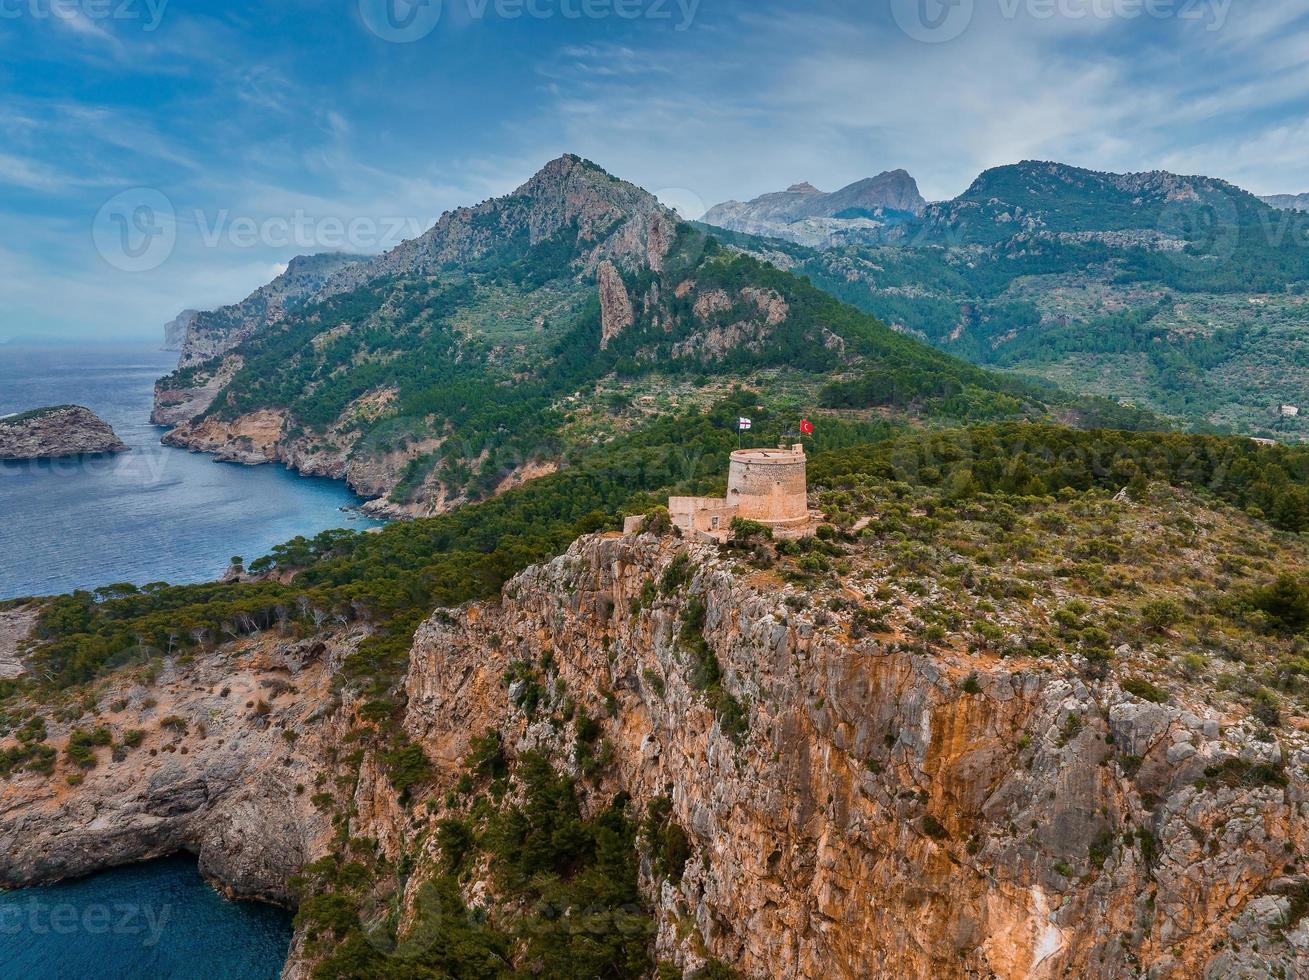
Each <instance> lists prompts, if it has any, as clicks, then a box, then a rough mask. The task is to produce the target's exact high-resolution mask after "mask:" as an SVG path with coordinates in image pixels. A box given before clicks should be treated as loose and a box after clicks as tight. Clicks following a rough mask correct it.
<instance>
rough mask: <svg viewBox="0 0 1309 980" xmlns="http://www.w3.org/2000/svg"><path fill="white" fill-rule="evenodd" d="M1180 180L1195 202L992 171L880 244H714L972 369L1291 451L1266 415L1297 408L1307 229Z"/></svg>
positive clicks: (1302, 427)
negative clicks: (791, 272)
mask: <svg viewBox="0 0 1309 980" xmlns="http://www.w3.org/2000/svg"><path fill="white" fill-rule="evenodd" d="M1178 181H1179V183H1181V184H1185V186H1187V187H1189V188H1191V189H1192V190H1193V191H1194V193H1193V194H1191V195H1187V196H1182V195H1181V194H1180V193H1173V192H1172V191H1173V190H1175V188H1172V187H1170V186H1169V185H1168V183H1167V181H1165V180H1159V181H1154V182H1151V181H1150V180H1147V181H1145V182H1144V183H1139V182H1134V181H1131V180H1124V179H1122V178H1117V177H1115V176H1113V175H1109V174H1097V173H1093V172H1091V171H1085V170H1078V169H1076V168H1072V167H1064V166H1060V165H1055V164H1043V163H1024V164H1020V165H1016V166H1012V167H999V168H996V169H994V170H990V171H987V172H986V173H985V174H983V175H982V176H981V177H979V178H978V180H977V182H976V183H975V184H974V185H973V186H972V187H971V188H969V190H968V191H966V192H965V193H964V194H963V195H961V196H960V197H959V198H957V199H956V200H954V201H951V202H947V203H944V204H940V205H934V206H932V207H930V208H929V209H928V212H927V214H926V215H925V217H924V219H923V220H922V221H921V222H919V223H911V224H909V225H907V226H904V227H901V228H899V229H897V230H896V232H895V233H894V234H892V235H890V236H888V242H889V243H888V244H885V245H874V246H851V247H843V248H837V249H832V250H827V251H818V250H814V249H809V248H805V247H803V246H799V245H794V244H791V243H787V242H778V241H773V240H768V241H764V240H761V239H757V238H753V237H751V236H748V235H740V234H734V233H731V232H722V231H721V230H718V229H713V232H714V234H715V235H719V236H720V237H722V238H723V239H724V240H725V241H727V242H730V243H732V244H736V245H739V246H741V247H743V248H746V249H748V250H750V251H752V252H755V253H758V254H774V255H775V254H777V253H779V252H780V253H782V254H784V255H785V256H786V257H787V259H788V260H789V262H791V263H793V264H794V269H795V271H796V272H798V273H801V274H803V275H805V276H807V277H808V278H809V279H810V280H811V281H812V282H813V283H814V284H815V285H817V286H819V287H820V288H822V289H824V290H826V291H827V292H829V293H831V294H832V295H833V296H835V297H837V298H838V299H840V300H842V301H843V302H846V303H849V304H851V305H853V306H856V307H858V308H859V309H861V310H864V311H866V312H868V313H871V314H873V315H874V316H876V317H878V318H879V319H881V320H882V321H884V322H886V323H890V324H894V325H898V326H900V327H902V328H904V329H905V330H906V331H908V332H909V333H911V334H912V335H914V336H917V337H920V338H922V339H924V340H927V341H928V342H930V343H932V344H934V345H936V346H938V347H940V348H942V349H944V350H946V351H949V352H950V353H952V354H955V355H957V356H960V357H963V358H965V359H967V360H969V361H971V362H973V363H975V364H979V365H983V366H994V367H999V368H1004V369H1006V370H1011V371H1014V372H1017V373H1019V374H1021V375H1023V376H1025V377H1029V378H1031V377H1040V378H1043V379H1046V380H1048V381H1051V382H1054V383H1055V384H1058V385H1060V386H1061V387H1063V388H1064V389H1065V390H1068V391H1079V392H1086V393H1094V394H1096V395H1099V396H1101V397H1103V398H1107V399H1110V400H1111V401H1113V402H1115V403H1117V402H1125V403H1128V404H1129V405H1132V406H1138V407H1139V408H1140V409H1144V410H1146V411H1149V412H1153V413H1157V414H1161V415H1164V416H1167V417H1171V418H1174V419H1177V420H1179V421H1181V422H1183V423H1185V424H1186V425H1188V426H1191V427H1192V428H1194V429H1195V430H1196V431H1239V432H1245V433H1249V434H1257V435H1263V436H1269V437H1275V438H1283V439H1289V440H1297V439H1299V440H1303V439H1305V438H1306V437H1307V436H1309V429H1307V428H1306V423H1305V422H1304V421H1303V420H1296V419H1279V418H1278V417H1277V416H1276V407H1277V405H1278V404H1279V403H1287V404H1293V405H1301V406H1303V405H1305V404H1306V403H1309V372H1307V371H1306V367H1307V366H1309V341H1307V340H1306V338H1305V332H1304V324H1305V317H1306V311H1307V310H1309V295H1307V294H1309V248H1306V242H1307V241H1309V218H1307V217H1306V216H1305V215H1302V214H1298V213H1295V212H1287V211H1277V210H1274V209H1272V208H1270V207H1268V206H1267V205H1265V204H1264V203H1263V202H1261V201H1259V200H1258V199H1256V198H1254V197H1252V196H1251V195H1249V194H1247V193H1245V192H1244V191H1241V190H1239V189H1237V188H1235V187H1232V186H1230V185H1227V184H1223V183H1222V182H1220V181H1209V180H1205V179H1203V178H1196V179H1193V178H1179V179H1178ZM1106 233H1107V234H1106ZM1161 238H1162V239H1167V240H1169V242H1170V243H1169V244H1167V245H1162V244H1160V241H1161ZM920 384H921V385H923V386H924V388H925V390H929V391H930V390H932V385H933V379H930V378H929V379H923V381H922V382H920ZM939 385H940V387H943V388H947V390H948V386H950V385H951V381H950V380H949V379H943V380H942V381H941V382H939ZM867 389H868V391H869V392H870V394H873V395H875V396H876V397H877V398H882V399H888V401H887V402H886V403H887V404H893V403H894V401H890V399H895V398H905V397H909V396H910V394H911V392H912V389H910V390H908V391H899V392H895V391H891V390H889V389H888V386H887V384H886V382H885V380H884V379H881V378H874V379H872V380H871V381H870V383H869V384H868V385H867ZM830 397H832V398H839V397H849V393H848V392H846V391H842V392H836V391H834V392H833V393H832V394H831V395H830ZM956 410H957V406H956ZM956 417H969V418H974V419H977V418H981V416H979V415H977V414H969V415H967V416H956ZM1093 424H1096V423H1093ZM1098 424H1103V425H1107V426H1111V427H1124V426H1123V423H1122V422H1121V421H1113V420H1100V422H1099V423H1098Z"/></svg>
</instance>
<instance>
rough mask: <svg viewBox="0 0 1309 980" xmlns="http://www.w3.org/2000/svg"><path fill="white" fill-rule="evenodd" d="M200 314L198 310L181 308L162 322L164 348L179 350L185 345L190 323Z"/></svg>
mask: <svg viewBox="0 0 1309 980" xmlns="http://www.w3.org/2000/svg"><path fill="white" fill-rule="evenodd" d="M199 315H200V311H199V310H183V311H182V312H181V313H179V314H177V316H175V317H174V318H173V319H171V320H169V321H168V322H167V323H165V324H164V350H167V351H177V352H179V353H180V352H181V351H182V349H183V348H184V347H185V346H186V338H187V333H188V331H189V330H190V329H191V324H192V323H194V322H195V318H196V317H198V316H199Z"/></svg>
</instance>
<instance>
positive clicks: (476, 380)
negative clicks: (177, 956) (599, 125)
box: [155, 155, 1131, 516]
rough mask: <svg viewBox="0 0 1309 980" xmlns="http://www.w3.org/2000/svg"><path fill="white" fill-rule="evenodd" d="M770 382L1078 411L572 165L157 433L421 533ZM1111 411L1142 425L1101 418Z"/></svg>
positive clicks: (985, 408)
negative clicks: (287, 472)
mask: <svg viewBox="0 0 1309 980" xmlns="http://www.w3.org/2000/svg"><path fill="white" fill-rule="evenodd" d="M759 372H772V373H774V374H777V375H780V376H784V377H786V378H788V379H789V380H788V387H793V388H796V390H797V391H802V392H803V393H804V394H803V397H804V398H805V399H806V400H807V401H808V402H809V404H811V405H823V406H826V407H827V408H829V409H830V410H832V411H833V412H834V413H837V414H841V413H845V414H846V415H847V416H849V417H850V418H858V417H860V413H864V415H863V418H864V419H867V418H868V415H867V413H869V412H873V413H874V414H875V415H876V417H878V418H881V417H882V416H883V415H889V416H892V417H901V416H904V417H908V416H910V415H915V416H916V415H919V414H923V413H926V414H927V415H930V416H933V417H935V416H937V415H941V416H949V415H957V416H959V417H971V416H973V415H974V414H976V413H979V412H980V413H982V415H983V417H989V416H990V415H993V414H997V413H998V414H999V415H1002V416H1009V417H1012V416H1016V415H1024V414H1027V413H1029V412H1035V413H1038V414H1039V413H1042V412H1047V411H1049V410H1050V406H1051V405H1052V404H1054V402H1056V401H1058V402H1060V403H1063V402H1064V401H1065V400H1066V399H1065V398H1064V396H1062V395H1058V394H1056V393H1055V392H1054V390H1053V389H1052V388H1039V387H1037V386H1033V385H1030V384H1028V383H1026V382H1023V381H1021V380H1018V379H1009V378H1004V377H1002V376H999V375H990V374H988V373H986V372H984V371H979V370H977V369H976V368H973V367H970V366H968V365H966V364H964V363H963V362H961V361H955V360H953V359H952V358H949V357H947V356H945V355H941V354H939V353H938V352H936V351H933V350H931V348H929V347H927V346H924V345H921V344H920V343H919V342H918V341H916V340H913V339H910V338H906V337H902V336H900V335H897V334H896V333H894V332H893V331H891V330H889V329H888V328H887V327H885V325H883V324H881V323H878V322H877V321H875V320H873V319H872V318H869V317H866V316H863V315H862V314H859V313H857V311H855V310H854V309H851V308H848V307H847V308H843V307H841V305H840V304H839V303H838V302H836V301H835V300H834V299H832V298H831V297H828V296H826V295H825V294H823V293H821V292H820V291H818V290H816V289H814V288H813V287H812V286H810V285H809V284H807V283H805V282H803V281H801V280H798V279H795V278H794V277H792V276H790V275H788V274H787V273H785V272H783V271H780V270H778V269H776V268H773V267H772V266H769V265H766V264H761V263H757V262H755V261H754V260H753V259H750V258H748V257H746V256H742V255H739V254H737V253H735V252H733V251H731V250H724V249H722V248H720V247H719V245H718V244H717V243H716V242H715V241H714V240H713V239H712V238H711V237H709V236H706V235H704V234H702V233H700V232H698V231H696V230H695V229H694V228H692V227H691V226H689V225H686V224H683V223H680V222H679V221H678V220H677V219H676V217H675V215H673V213H672V212H671V211H669V210H668V209H666V208H664V207H663V206H662V205H660V204H659V202H658V201H657V199H655V198H654V196H653V195H650V194H649V193H648V192H646V191H643V190H641V189H640V188H638V187H636V186H635V185H632V184H630V183H628V182H626V181H622V180H620V179H619V178H616V177H613V176H612V175H609V174H607V173H606V172H605V171H603V170H602V169H600V168H599V167H597V166H596V165H595V164H593V163H589V162H587V161H585V160H582V159H581V158H579V157H576V156H573V155H566V156H564V157H560V158H558V159H557V160H554V161H551V162H550V163H548V164H546V166H545V167H543V168H542V169H541V171H539V172H538V173H537V174H536V175H535V176H533V177H532V178H531V179H529V180H528V181H527V182H525V183H524V184H523V185H521V186H520V187H519V188H518V189H517V190H516V191H514V192H512V193H510V194H508V195H505V196H504V197H501V198H496V199H492V200H490V201H484V202H482V203H481V204H479V205H476V206H474V207H471V208H460V209H455V210H454V211H451V212H448V213H447V214H445V215H443V216H442V217H441V218H440V220H438V221H437V223H436V224H435V225H434V226H433V227H432V228H431V229H429V230H428V231H427V232H425V233H424V234H423V235H422V236H419V238H417V239H414V240H413V241H410V242H406V243H404V244H402V245H400V246H397V247H396V248H395V249H393V250H391V251H390V252H388V253H386V254H385V255H383V256H380V257H378V258H375V259H372V260H370V261H368V262H359V263H351V264H347V265H345V266H343V267H342V268H341V269H339V270H337V271H335V272H334V273H333V274H332V275H330V276H329V277H327V278H326V279H325V280H324V281H323V283H322V284H321V286H320V287H319V289H318V291H317V292H316V293H315V294H314V296H313V298H312V301H307V302H306V303H305V304H304V305H303V306H301V307H299V308H297V309H296V310H293V311H290V312H287V313H286V314H285V316H283V317H282V318H281V319H280V320H278V321H276V322H270V323H269V324H268V326H267V327H266V328H265V329H262V330H256V331H253V332H251V333H249V334H247V335H246V336H245V338H244V339H243V341H242V342H241V343H239V344H237V345H236V346H234V347H231V348H230V349H228V350H227V351H225V352H224V353H223V354H222V355H221V356H220V357H216V358H212V359H210V360H209V361H207V362H203V363H200V364H193V365H191V366H189V367H184V368H183V369H182V370H181V371H179V372H177V373H176V374H174V375H173V376H171V377H170V378H168V379H165V380H164V381H162V382H161V383H160V385H159V386H158V388H157V392H156V413H155V418H156V421H158V422H160V423H172V424H175V425H176V428H175V429H174V430H173V431H172V432H170V433H169V434H168V435H167V436H166V437H165V441H166V442H168V444H170V445H175V446H182V447H185V448H189V449H195V450H201V451H207V452H213V453H216V454H218V455H219V457H220V458H222V459H225V460H229V461H234V462H244V463H261V462H273V461H276V462H282V463H285V464H287V465H290V466H292V467H293V468H295V469H298V470H300V471H301V472H306V473H312V474H315V475H325V476H332V477H335V478H338V479H345V480H347V481H348V482H350V484H351V486H352V487H354V488H355V489H356V491H357V492H359V493H361V495H363V496H366V497H369V498H376V499H374V500H373V501H372V502H371V503H370V505H369V506H370V507H371V508H372V509H374V510H378V511H380V512H382V513H387V514H392V515H401V514H403V515H408V516H413V515H415V514H424V513H439V512H443V511H445V510H447V509H449V508H452V507H456V506H459V505H460V504H462V503H465V502H467V501H468V500H470V499H479V498H480V497H482V496H485V495H487V494H494V493H496V492H500V491H501V490H502V489H503V488H505V487H507V486H512V485H515V484H516V482H518V481H521V480H522V479H526V478H530V477H531V475H533V474H540V473H543V472H550V471H552V470H553V468H555V467H557V466H559V465H561V464H562V463H563V461H564V460H565V459H566V456H567V451H568V447H569V446H573V445H576V444H577V442H576V441H577V440H580V439H583V438H595V437H596V435H595V433H600V434H602V436H604V435H605V434H608V435H610V436H611V435H612V434H614V433H618V432H623V431H625V430H627V429H628V428H630V427H632V426H636V425H643V424H646V422H647V421H648V418H647V415H648V413H647V412H646V411H645V410H642V409H639V408H637V407H635V406H634V405H633V402H634V401H635V400H638V399H641V398H644V397H647V396H646V394H645V393H646V392H647V391H658V390H660V388H661V385H660V384H656V383H655V380H654V379H656V378H668V377H669V376H670V375H671V376H672V377H674V378H676V377H680V376H683V375H698V376H699V377H701V378H702V379H704V382H706V383H708V382H709V380H710V379H715V380H714V381H713V382H712V385H717V386H718V387H717V390H719V391H723V392H725V391H726V389H727V387H728V386H730V384H732V383H734V382H740V381H742V380H746V379H748V378H749V377H751V376H753V375H755V374H757V373H759ZM712 385H711V386H710V390H714V389H713V387H712ZM797 386H798V387H797ZM696 387H698V388H704V387H705V384H704V383H702V384H700V385H698V386H694V387H692V388H689V389H687V390H686V391H685V392H683V393H681V394H679V395H678V397H679V398H694V397H696V395H695V388H696ZM597 400H603V401H604V402H605V403H606V404H608V405H613V406H615V408H611V409H606V410H604V411H600V410H599V408H598V405H597ZM638 404H639V402H638ZM1109 409H1112V412H1113V413H1115V417H1121V418H1122V419H1128V418H1130V417H1131V416H1130V413H1127V414H1122V413H1119V412H1118V410H1117V409H1116V408H1114V407H1112V406H1097V407H1095V408H1094V409H1091V411H1094V412H1105V411H1107V410H1109ZM1086 410H1087V409H1086V408H1085V406H1083V407H1079V408H1077V409H1074V411H1076V412H1083V411H1086ZM877 413H880V414H877Z"/></svg>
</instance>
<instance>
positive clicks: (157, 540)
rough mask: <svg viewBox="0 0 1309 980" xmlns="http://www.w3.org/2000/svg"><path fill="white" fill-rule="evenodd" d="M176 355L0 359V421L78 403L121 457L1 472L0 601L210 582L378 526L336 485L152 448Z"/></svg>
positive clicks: (109, 351)
mask: <svg viewBox="0 0 1309 980" xmlns="http://www.w3.org/2000/svg"><path fill="white" fill-rule="evenodd" d="M175 364H176V355H175V354H170V353H166V352H162V351H155V350H150V349H130V348H129V349H114V348H105V349H98V350H86V351H78V350H75V349H72V348H63V349H59V350H21V349H20V350H15V349H11V348H8V347H4V348H0V415H7V414H9V413H12V412H20V411H25V410H27V409H29V408H31V407H33V406H41V405H57V404H64V403H77V404H84V405H85V406H86V407H87V408H90V409H91V410H92V411H94V412H96V413H97V414H99V415H100V416H101V417H102V418H104V419H105V420H106V421H108V422H109V423H110V424H111V425H112V426H113V427H114V429H115V431H117V432H118V434H119V436H120V437H121V438H122V439H123V441H124V442H126V443H127V444H128V445H129V446H130V447H131V452H128V453H123V454H121V455H117V456H112V457H108V456H106V457H83V458H74V459H60V460H51V461H42V462H23V463H4V464H0V514H3V515H4V520H3V522H0V548H3V550H4V551H3V553H4V554H5V555H6V556H8V560H7V561H6V562H5V563H4V564H3V565H0V600H3V599H6V598H13V597H16V596H25V595H48V594H53V593H58V592H67V591H71V590H73V589H94V588H97V587H99V586H102V585H107V584H109V583H112V582H132V583H134V584H137V585H142V584H145V583H147V582H151V581H169V582H173V583H187V582H202V581H207V580H210V579H215V578H217V577H218V576H220V575H221V574H222V573H223V570H224V569H225V568H226V567H227V563H228V559H229V558H230V557H231V556H233V555H241V556H242V557H244V558H246V559H247V560H252V559H254V558H256V557H258V556H260V555H262V554H264V553H266V552H267V551H268V549H269V548H271V547H273V546H274V545H276V544H279V543H281V542H283V541H287V540H289V539H291V538H293V537H295V536H296V535H300V534H304V535H313V534H316V533H317V532H319V531H321V530H324V529H327V528H335V527H347V528H361V529H362V528H364V527H368V526H372V525H374V524H375V523H376V522H375V521H372V520H369V519H367V518H365V517H363V516H362V515H360V514H358V513H356V512H354V511H353V508H354V506H355V505H357V504H358V503H359V500H358V498H356V497H355V496H354V494H352V493H351V492H350V491H349V490H348V489H347V488H346V487H345V486H344V484H341V483H338V482H336V481H333V480H323V479H315V478H308V477H301V476H298V475H296V474H294V473H291V472H289V471H287V470H286V469H284V468H282V467H280V466H260V467H246V466H235V465H230V464H223V463H215V462H214V461H213V459H212V458H210V457H208V456H203V455H198V454H192V453H188V452H186V451H185V450H180V449H170V448H168V447H165V446H162V445H160V443H159V439H160V437H161V435H162V434H163V432H164V430H163V429H160V428H159V427H157V426H154V425H151V424H150V423H149V421H148V420H149V415H150V405H151V395H152V392H153V387H154V382H155V380H156V379H157V378H159V377H161V376H162V375H164V374H166V373H167V372H168V371H170V370H171V369H172V368H173V366H174V365H175Z"/></svg>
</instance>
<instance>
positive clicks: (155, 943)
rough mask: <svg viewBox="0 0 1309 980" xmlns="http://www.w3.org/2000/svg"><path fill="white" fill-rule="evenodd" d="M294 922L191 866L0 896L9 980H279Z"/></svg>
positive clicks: (1, 973)
mask: <svg viewBox="0 0 1309 980" xmlns="http://www.w3.org/2000/svg"><path fill="white" fill-rule="evenodd" d="M290 945H291V915H290V913H289V912H286V911H284V910H282V909H277V908H273V907H272V906H268V905H259V904H256V903H253V902H230V901H228V900H227V899H225V898H223V897H222V896H221V895H219V894H218V892H216V891H214V889H212V888H211V887H209V884H208V882H206V881H205V880H204V879H203V878H202V877H200V872H199V870H198V868H197V867H196V862H195V859H194V858H190V857H180V856H179V857H171V858H163V859H161V860H158V861H150V862H147V863H145V864H134V865H130V866H128V867H124V868H115V869H114V870H112V871H105V872H102V873H101V874H98V875H93V876H92V877H90V878H83V879H81V880H79V881H66V882H61V883H59V884H57V885H50V886H47V887H44V888H25V889H23V890H22V891H17V892H7V893H0V977H3V978H4V980H82V978H85V980H92V978H94V980H120V978H121V980H145V978H149V980H275V978H276V977H277V976H278V975H279V974H280V973H281V972H282V966H283V964H284V963H285V962H286V955H287V950H288V949H289V948H290Z"/></svg>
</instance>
